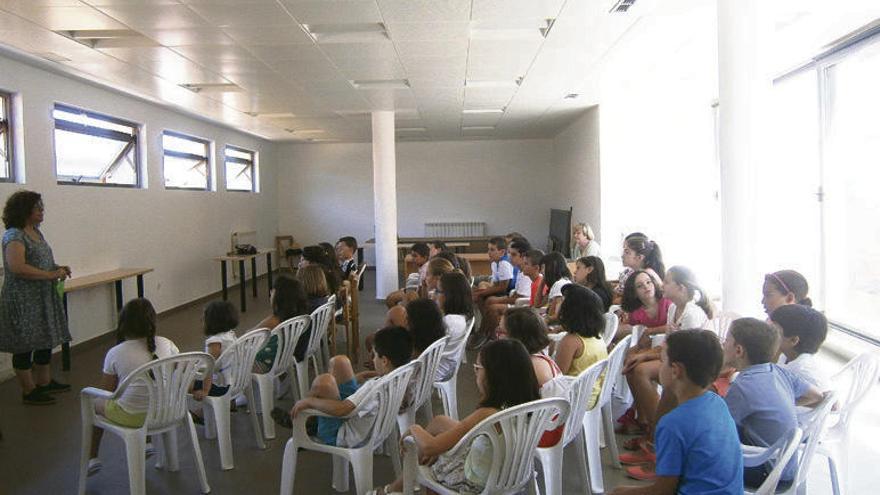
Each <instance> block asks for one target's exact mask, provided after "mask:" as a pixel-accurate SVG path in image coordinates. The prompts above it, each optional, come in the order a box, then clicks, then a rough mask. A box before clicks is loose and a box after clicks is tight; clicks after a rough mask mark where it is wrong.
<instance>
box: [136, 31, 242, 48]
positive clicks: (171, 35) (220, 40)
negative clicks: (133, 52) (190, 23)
mask: <svg viewBox="0 0 880 495" xmlns="http://www.w3.org/2000/svg"><path fill="white" fill-rule="evenodd" d="M138 31H140V32H141V33H143V35H144V36H147V37H148V38H152V39H154V40H156V41H157V42H159V43H160V44H162V45H165V46H190V45H231V44H233V43H235V41H233V40H232V38H230V37H229V36H227V35H226V33H224V32H223V31H221V30H220V29H218V28H214V27H202V28H193V27H190V28H185V29H139V30H138Z"/></svg>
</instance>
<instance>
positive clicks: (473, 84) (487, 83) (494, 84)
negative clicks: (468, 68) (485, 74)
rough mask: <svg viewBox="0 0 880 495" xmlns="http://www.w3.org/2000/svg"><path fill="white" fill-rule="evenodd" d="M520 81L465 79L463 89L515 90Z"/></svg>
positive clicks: (519, 79)
mask: <svg viewBox="0 0 880 495" xmlns="http://www.w3.org/2000/svg"><path fill="white" fill-rule="evenodd" d="M521 81H522V78H518V79H516V80H513V81H510V80H503V81H498V80H494V81H493V80H475V79H465V81H464V87H465V88H515V87H517V86H519V83H520V82H521Z"/></svg>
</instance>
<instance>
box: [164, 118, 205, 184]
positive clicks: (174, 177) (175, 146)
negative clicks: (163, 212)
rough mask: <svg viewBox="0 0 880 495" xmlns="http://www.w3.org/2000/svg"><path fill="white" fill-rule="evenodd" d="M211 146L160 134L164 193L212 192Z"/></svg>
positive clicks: (179, 135)
mask: <svg viewBox="0 0 880 495" xmlns="http://www.w3.org/2000/svg"><path fill="white" fill-rule="evenodd" d="M210 149H211V145H210V143H209V142H208V141H206V140H204V139H199V138H195V137H192V136H187V135H185V134H180V133H177V132H172V131H165V132H163V133H162V154H163V159H162V162H163V169H164V174H165V188H166V189H195V190H201V191H208V190H210V189H211V162H210V156H211V154H210Z"/></svg>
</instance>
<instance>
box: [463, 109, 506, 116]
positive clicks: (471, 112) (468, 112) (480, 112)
mask: <svg viewBox="0 0 880 495" xmlns="http://www.w3.org/2000/svg"><path fill="white" fill-rule="evenodd" d="M461 113H463V114H465V115H488V114H497V113H504V109H503V108H465V109H464V110H462V111H461Z"/></svg>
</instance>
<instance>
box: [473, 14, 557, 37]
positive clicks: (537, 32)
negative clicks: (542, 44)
mask: <svg viewBox="0 0 880 495" xmlns="http://www.w3.org/2000/svg"><path fill="white" fill-rule="evenodd" d="M554 21H555V19H544V20H543V21H541V22H540V23H538V24H532V22H533V21H529V22H526V23H517V24H518V25H510V24H508V23H505V24H506V25H498V24H497V23H491V22H489V23H487V22H480V23H475V24H473V25H472V27H471V29H470V39H472V40H540V39H541V38H546V37H547V35H548V34H549V33H550V28H552V27H553V22H554Z"/></svg>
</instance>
